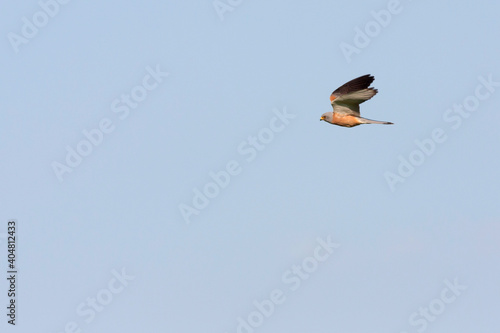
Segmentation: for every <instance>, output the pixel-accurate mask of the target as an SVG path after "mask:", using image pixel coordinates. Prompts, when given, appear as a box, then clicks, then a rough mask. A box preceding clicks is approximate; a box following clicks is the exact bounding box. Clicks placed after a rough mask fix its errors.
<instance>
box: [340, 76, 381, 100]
mask: <svg viewBox="0 0 500 333" xmlns="http://www.w3.org/2000/svg"><path fill="white" fill-rule="evenodd" d="M374 80H375V77H374V76H373V75H371V74H366V75H363V76H360V77H358V78H355V79H353V80H351V81H349V82H347V83H345V84H343V85H342V86H340V87H339V88H337V89H336V90H335V91H334V92H333V93H332V95H336V96H340V95H344V94H348V93H351V92H353V91H358V90H362V89H367V88H368V87H369V86H370V84H372V82H373V81H374ZM375 91H376V92H377V90H376V89H375Z"/></svg>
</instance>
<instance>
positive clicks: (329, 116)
mask: <svg viewBox="0 0 500 333" xmlns="http://www.w3.org/2000/svg"><path fill="white" fill-rule="evenodd" d="M319 120H320V121H321V120H324V121H326V122H329V123H331V122H332V120H333V112H326V113H323V114H322V115H321V118H319Z"/></svg>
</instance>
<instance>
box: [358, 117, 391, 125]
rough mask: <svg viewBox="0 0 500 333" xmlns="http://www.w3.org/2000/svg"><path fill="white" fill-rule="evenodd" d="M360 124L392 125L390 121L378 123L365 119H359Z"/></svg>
mask: <svg viewBox="0 0 500 333" xmlns="http://www.w3.org/2000/svg"><path fill="white" fill-rule="evenodd" d="M360 120H361V123H362V124H382V125H394V124H393V123H391V122H390V121H378V120H371V119H366V118H361V117H360Z"/></svg>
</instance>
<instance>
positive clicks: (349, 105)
mask: <svg viewBox="0 0 500 333" xmlns="http://www.w3.org/2000/svg"><path fill="white" fill-rule="evenodd" d="M373 80H375V78H374V77H373V76H371V75H364V76H360V77H358V78H357V79H354V80H351V81H349V82H347V83H346V84H344V85H342V86H340V87H339V88H337V89H336V90H335V91H334V92H333V93H332V94H331V95H330V103H331V104H332V107H333V112H326V113H324V114H323V115H322V116H321V119H320V120H324V121H326V122H328V123H330V124H333V125H338V126H343V127H354V126H358V125H361V124H385V125H390V124H392V123H391V122H388V121H378V120H371V119H366V118H363V117H361V115H360V113H359V104H361V103H363V102H365V101H367V100H369V99H370V98H372V97H373V96H375V94H376V93H377V92H378V90H377V89H375V88H369V87H370V84H371V83H372V82H373Z"/></svg>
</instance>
